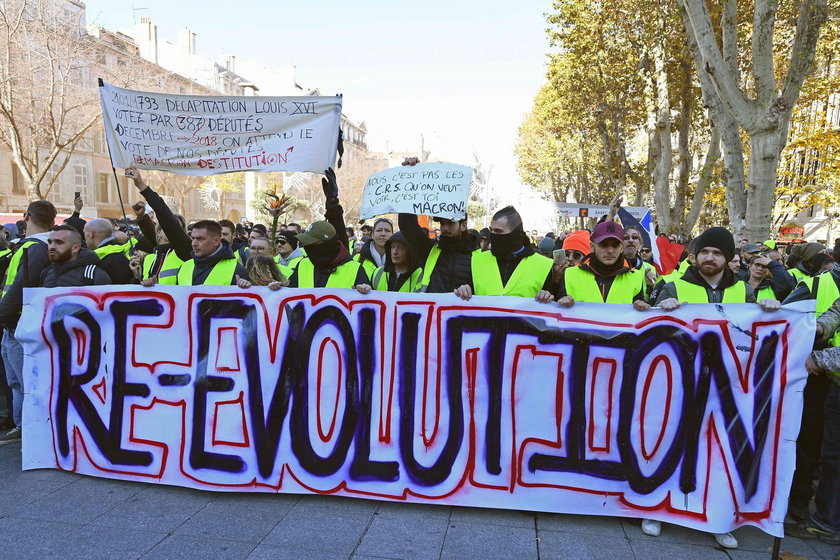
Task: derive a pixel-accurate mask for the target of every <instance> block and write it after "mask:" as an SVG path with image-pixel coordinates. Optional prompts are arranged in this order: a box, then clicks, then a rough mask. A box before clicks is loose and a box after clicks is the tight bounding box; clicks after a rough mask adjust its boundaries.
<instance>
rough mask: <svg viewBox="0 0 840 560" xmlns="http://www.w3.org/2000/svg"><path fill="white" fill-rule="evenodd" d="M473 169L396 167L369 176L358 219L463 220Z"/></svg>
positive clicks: (441, 165)
mask: <svg viewBox="0 0 840 560" xmlns="http://www.w3.org/2000/svg"><path fill="white" fill-rule="evenodd" d="M471 179H472V169H471V168H469V167H466V166H464V165H456V164H454V163H418V164H417V165H413V166H403V167H393V168H391V169H386V170H384V171H380V172H378V173H374V174H373V175H371V176H370V177H368V180H367V183H365V191H364V195H363V196H362V208H361V210H360V211H359V217H360V218H361V219H362V220H367V219H368V218H372V217H374V216H381V215H382V214H395V213H398V212H405V213H408V214H423V215H426V216H436V217H439V218H449V219H452V220H460V219H462V218H464V216H466V214H467V198H469V195H470V180H471Z"/></svg>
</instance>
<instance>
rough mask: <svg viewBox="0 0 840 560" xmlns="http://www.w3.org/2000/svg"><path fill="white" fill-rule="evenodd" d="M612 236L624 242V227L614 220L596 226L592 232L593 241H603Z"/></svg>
mask: <svg viewBox="0 0 840 560" xmlns="http://www.w3.org/2000/svg"><path fill="white" fill-rule="evenodd" d="M610 237H612V238H613V239H617V240H619V241H621V243H624V228H623V227H621V226H620V225H619V224H617V223H615V222H613V221H610V220H607V221H605V222H601V223H600V224H598V225H597V226H595V230H594V231H593V232H592V243H601V242H603V241H604V240H605V239H609V238H610Z"/></svg>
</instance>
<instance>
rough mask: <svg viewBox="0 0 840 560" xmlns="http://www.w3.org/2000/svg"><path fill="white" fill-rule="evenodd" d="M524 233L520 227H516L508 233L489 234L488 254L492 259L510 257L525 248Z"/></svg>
mask: <svg viewBox="0 0 840 560" xmlns="http://www.w3.org/2000/svg"><path fill="white" fill-rule="evenodd" d="M524 239H525V231H524V230H523V229H522V225H521V224H520V225H518V226H516V227H515V228H514V229H513V231H512V232H510V233H493V232H490V252H491V253H493V256H494V257H504V256H507V255H512V254H513V253H515V252H516V251H518V250H519V249H521V248H522V247H524V246H525V244H524Z"/></svg>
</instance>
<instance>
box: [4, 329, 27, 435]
mask: <svg viewBox="0 0 840 560" xmlns="http://www.w3.org/2000/svg"><path fill="white" fill-rule="evenodd" d="M0 354H2V356H3V364H4V365H5V366H6V381H8V383H9V388H10V389H11V390H12V419H14V421H15V424H16V425H18V426H22V425H23V424H22V422H23V391H24V389H23V346H21V345H20V342H18V341H17V340H16V339H15V331H13V330H11V329H6V332H5V333H3V342H2V344H0Z"/></svg>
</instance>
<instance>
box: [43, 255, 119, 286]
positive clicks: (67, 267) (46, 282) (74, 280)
mask: <svg viewBox="0 0 840 560" xmlns="http://www.w3.org/2000/svg"><path fill="white" fill-rule="evenodd" d="M99 263H100V260H99V257H98V256H96V253H94V252H93V251H91V250H90V249H85V248H82V250H81V251H79V255H78V256H77V257H76V258H75V259H73V260H72V261H67V262H65V263H61V264H56V263H53V264H51V265H50V266H48V267H47V268H45V269H44V271H43V272H42V273H41V287H43V288H61V287H64V286H103V285H105V284H110V283H111V278H110V276H108V273H107V272H105V271H104V270H102V269H101V268H99Z"/></svg>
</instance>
